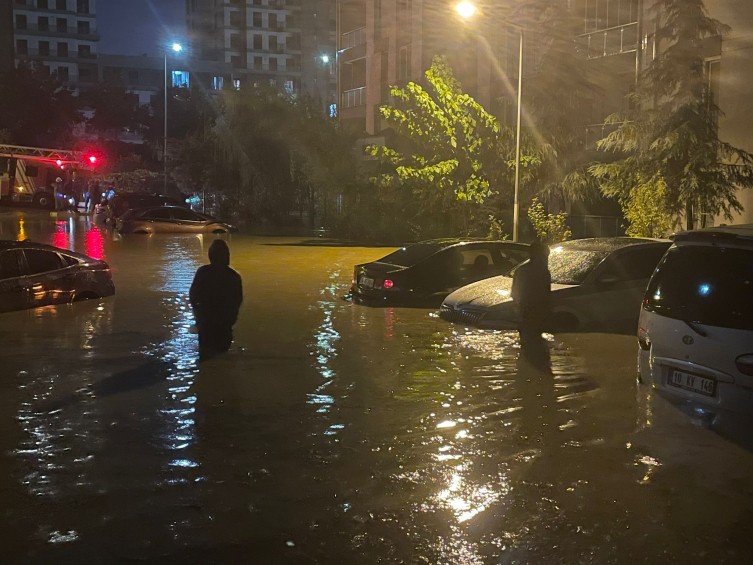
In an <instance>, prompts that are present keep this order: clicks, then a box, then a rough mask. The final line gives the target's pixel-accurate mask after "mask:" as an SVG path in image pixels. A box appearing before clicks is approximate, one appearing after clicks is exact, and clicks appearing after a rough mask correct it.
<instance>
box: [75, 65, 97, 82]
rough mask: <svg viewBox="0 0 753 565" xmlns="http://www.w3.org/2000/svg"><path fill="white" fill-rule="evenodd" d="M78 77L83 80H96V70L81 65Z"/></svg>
mask: <svg viewBox="0 0 753 565" xmlns="http://www.w3.org/2000/svg"><path fill="white" fill-rule="evenodd" d="M78 79H79V80H80V81H81V82H94V71H93V70H92V69H91V68H89V67H83V66H82V67H79V69H78Z"/></svg>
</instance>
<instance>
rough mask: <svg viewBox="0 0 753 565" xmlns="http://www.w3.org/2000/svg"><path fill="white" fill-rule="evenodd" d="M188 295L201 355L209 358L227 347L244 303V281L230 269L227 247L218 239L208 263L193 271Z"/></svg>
mask: <svg viewBox="0 0 753 565" xmlns="http://www.w3.org/2000/svg"><path fill="white" fill-rule="evenodd" d="M189 297H190V300H191V306H192V307H193V312H194V318H195V319H196V326H197V328H198V330H199V354H200V357H201V358H202V359H208V358H209V357H212V356H214V355H217V354H219V353H224V352H225V351H227V350H228V349H230V345H231V344H232V343H233V325H234V324H235V322H236V320H237V319H238V310H240V307H241V303H242V302H243V284H242V282H241V277H240V275H239V274H238V273H236V272H235V271H234V270H233V269H231V268H230V249H228V246H227V243H225V242H224V241H222V240H221V239H217V240H215V241H213V242H212V245H210V246H209V265H204V266H203V267H201V268H199V270H198V271H197V272H196V276H195V277H194V279H193V284H191V291H190V293H189Z"/></svg>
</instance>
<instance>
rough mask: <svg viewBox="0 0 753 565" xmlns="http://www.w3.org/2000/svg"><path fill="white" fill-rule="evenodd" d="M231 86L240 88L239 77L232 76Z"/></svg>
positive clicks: (236, 88)
mask: <svg viewBox="0 0 753 565" xmlns="http://www.w3.org/2000/svg"><path fill="white" fill-rule="evenodd" d="M233 88H234V89H235V90H240V89H241V79H239V78H234V79H233Z"/></svg>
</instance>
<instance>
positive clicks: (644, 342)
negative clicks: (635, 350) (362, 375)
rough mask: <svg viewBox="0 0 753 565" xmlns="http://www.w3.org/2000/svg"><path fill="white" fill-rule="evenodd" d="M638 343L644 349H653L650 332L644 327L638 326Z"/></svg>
mask: <svg viewBox="0 0 753 565" xmlns="http://www.w3.org/2000/svg"><path fill="white" fill-rule="evenodd" d="M638 345H640V347H641V349H642V350H643V351H648V350H649V349H651V340H650V339H648V332H647V331H646V330H644V329H643V328H638Z"/></svg>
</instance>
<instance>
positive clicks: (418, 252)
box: [379, 243, 443, 267]
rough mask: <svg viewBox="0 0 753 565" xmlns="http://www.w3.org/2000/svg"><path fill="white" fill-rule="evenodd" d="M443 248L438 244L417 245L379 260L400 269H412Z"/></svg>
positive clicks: (404, 248)
mask: <svg viewBox="0 0 753 565" xmlns="http://www.w3.org/2000/svg"><path fill="white" fill-rule="evenodd" d="M442 247H443V246H442V245H439V244H437V243H417V244H416V245H411V246H409V247H403V248H402V249H398V250H397V251H395V252H394V253H390V254H389V255H387V256H386V257H382V258H381V259H379V262H380V263H389V264H390V265H397V266H398V267H411V266H412V265H415V264H416V263H418V262H419V261H423V260H424V259H426V258H427V257H431V256H432V255H434V254H435V253H436V252H437V251H439V250H440V249H442Z"/></svg>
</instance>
